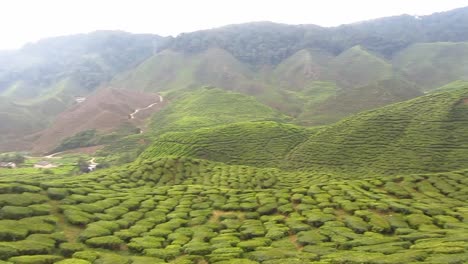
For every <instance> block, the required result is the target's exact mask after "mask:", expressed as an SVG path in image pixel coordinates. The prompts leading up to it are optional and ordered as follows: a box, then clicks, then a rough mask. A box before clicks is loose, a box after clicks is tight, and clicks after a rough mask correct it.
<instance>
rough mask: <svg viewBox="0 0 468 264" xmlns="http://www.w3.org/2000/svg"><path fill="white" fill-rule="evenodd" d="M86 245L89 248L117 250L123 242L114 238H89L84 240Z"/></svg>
mask: <svg viewBox="0 0 468 264" xmlns="http://www.w3.org/2000/svg"><path fill="white" fill-rule="evenodd" d="M86 244H87V245H89V246H91V247H100V248H107V249H118V248H119V247H120V245H122V244H123V241H122V240H121V239H120V238H118V237H116V236H103V237H94V238H90V239H88V240H86Z"/></svg>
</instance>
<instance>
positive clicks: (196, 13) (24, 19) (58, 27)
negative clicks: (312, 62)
mask: <svg viewBox="0 0 468 264" xmlns="http://www.w3.org/2000/svg"><path fill="white" fill-rule="evenodd" d="M462 6H468V0H226V1H225V0H185V1H182V0H164V1H159V0H152V1H151V0H1V1H0V49H12V48H18V47H20V46H22V45H23V44H25V43H26V42H32V41H36V40H38V39H40V38H44V37H50V36H59V35H68V34H75V33H85V32H90V31H94V30H99V29H112V30H114V29H120V30H124V31H129V32H135V33H156V34H159V35H163V36H167V35H174V36H175V35H177V34H179V33H182V32H190V31H194V30H199V29H207V28H213V27H218V26H223V25H227V24H233V23H243V22H251V21H265V20H268V21H273V22H280V23H288V24H317V25H321V26H336V25H340V24H345V23H351V22H356V21H360V20H367V19H372V18H378V17H383V16H391V15H400V14H411V15H425V14H431V13H433V12H440V11H446V10H450V9H453V8H457V7H462Z"/></svg>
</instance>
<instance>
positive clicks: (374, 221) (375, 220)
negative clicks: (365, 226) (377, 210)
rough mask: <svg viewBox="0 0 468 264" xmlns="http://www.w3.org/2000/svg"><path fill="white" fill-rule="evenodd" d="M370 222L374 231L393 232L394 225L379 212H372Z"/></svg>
mask: <svg viewBox="0 0 468 264" xmlns="http://www.w3.org/2000/svg"><path fill="white" fill-rule="evenodd" d="M369 224H370V225H371V229H372V231H374V232H378V233H390V232H392V227H391V226H390V223H389V222H388V221H387V220H386V219H385V218H384V217H382V216H380V215H378V214H372V215H371V216H370V218H369Z"/></svg>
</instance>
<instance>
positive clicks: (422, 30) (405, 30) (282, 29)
mask: <svg viewBox="0 0 468 264" xmlns="http://www.w3.org/2000/svg"><path fill="white" fill-rule="evenodd" d="M467 25H468V7H464V8H459V9H455V10H452V11H448V12H442V13H435V14H432V15H428V16H421V17H414V16H409V15H401V16H395V17H387V18H381V19H375V20H369V21H364V22H360V23H354V24H349V25H342V26H339V27H332V28H323V27H319V26H314V25H283V24H275V23H270V22H258V23H247V24H239V25H231V26H226V27H222V28H218V29H214V30H202V31H196V32H192V33H186V34H182V35H180V36H179V37H177V38H176V39H174V41H173V42H171V44H170V45H169V47H170V48H172V49H174V50H178V51H184V52H191V53H193V52H200V51H203V50H206V49H208V48H212V47H219V48H222V49H225V50H227V51H228V52H230V53H231V54H233V55H234V56H235V57H236V58H238V59H239V60H241V61H244V62H247V63H250V64H265V63H266V64H271V63H273V64H276V63H279V62H281V61H282V60H284V59H286V58H287V57H289V56H291V55H292V54H294V53H296V52H297V51H299V50H302V49H305V48H318V49H321V50H324V51H327V52H329V53H332V54H335V55H337V54H339V53H342V52H343V51H345V50H347V49H350V48H352V47H354V46H356V45H361V46H363V47H364V48H365V49H367V50H369V51H371V52H374V53H377V54H380V55H382V56H385V57H387V58H390V57H392V56H393V54H395V53H396V52H398V51H400V50H402V49H404V48H406V47H408V46H409V45H411V44H414V43H422V42H462V41H468V35H467V33H468V26H467Z"/></svg>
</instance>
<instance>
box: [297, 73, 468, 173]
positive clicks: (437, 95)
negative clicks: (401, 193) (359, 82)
mask: <svg viewBox="0 0 468 264" xmlns="http://www.w3.org/2000/svg"><path fill="white" fill-rule="evenodd" d="M466 98H468V83H464V82H456V83H454V84H452V85H450V86H447V87H445V89H444V90H442V91H441V92H434V93H431V94H428V95H426V96H422V97H418V98H416V99H413V100H410V101H406V102H402V103H397V104H393V105H390V106H387V107H383V108H380V109H377V110H373V111H368V112H365V113H362V114H358V115H356V116H353V117H350V118H348V119H345V120H343V121H341V122H338V123H337V124H334V125H330V126H327V127H324V128H323V129H322V130H321V131H319V132H318V133H316V134H315V135H313V136H312V137H311V138H310V139H309V140H308V141H307V142H305V143H304V144H302V145H300V146H299V147H298V148H296V149H295V150H294V151H293V152H292V153H291V155H290V156H289V158H288V160H289V162H290V167H292V168H300V167H302V168H315V169H325V170H326V169H334V170H341V171H343V172H347V173H352V172H357V173H367V172H380V173H397V172H423V171H425V172H427V171H448V170H455V169H460V168H463V167H464V166H465V164H467V162H468V130H467V129H468V105H467V103H466Z"/></svg>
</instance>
